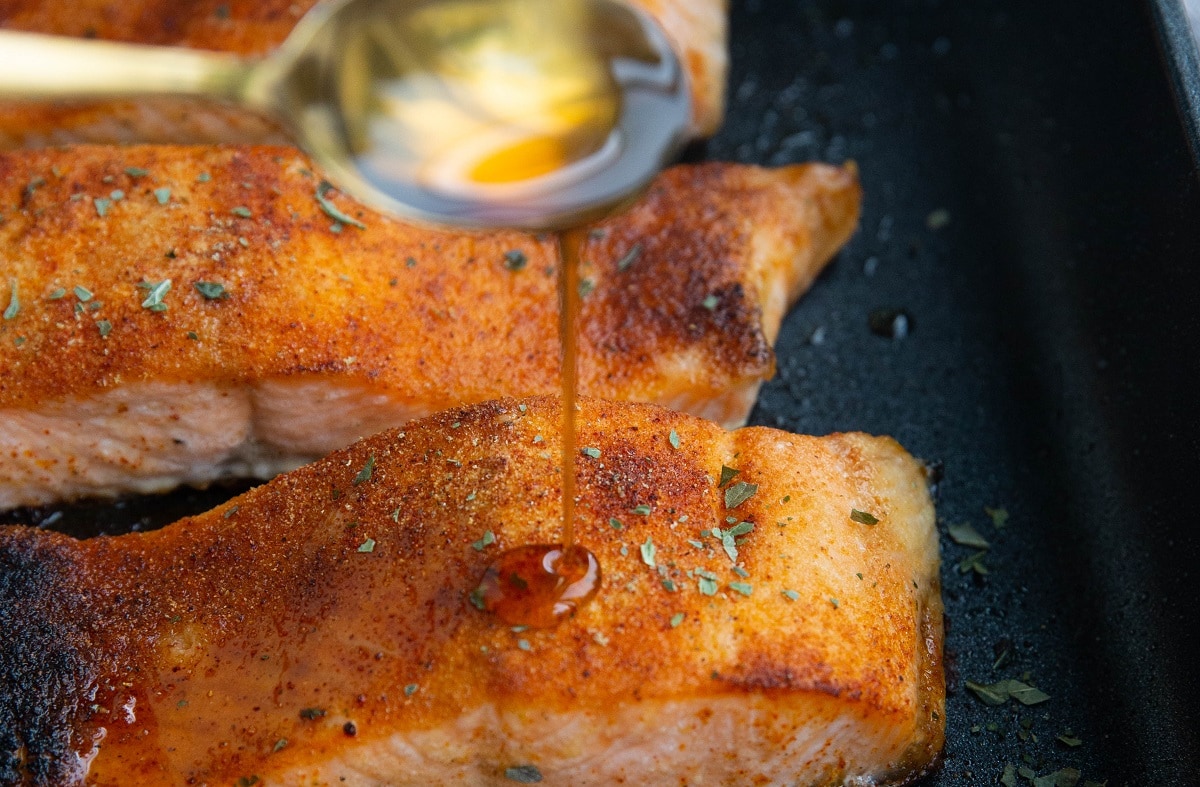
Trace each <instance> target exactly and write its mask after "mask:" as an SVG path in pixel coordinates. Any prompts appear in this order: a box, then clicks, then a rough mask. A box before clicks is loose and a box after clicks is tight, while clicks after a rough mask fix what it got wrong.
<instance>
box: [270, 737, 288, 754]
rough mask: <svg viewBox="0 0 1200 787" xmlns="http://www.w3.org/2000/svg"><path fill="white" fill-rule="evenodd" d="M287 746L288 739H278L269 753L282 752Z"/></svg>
mask: <svg viewBox="0 0 1200 787" xmlns="http://www.w3.org/2000/svg"><path fill="white" fill-rule="evenodd" d="M287 745H288V739H287V738H280V739H279V740H277V741H275V746H274V747H272V749H271V751H283V750H284V749H286V748H287Z"/></svg>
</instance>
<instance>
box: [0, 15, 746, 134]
mask: <svg viewBox="0 0 1200 787" xmlns="http://www.w3.org/2000/svg"><path fill="white" fill-rule="evenodd" d="M315 2H316V0H298V1H296V2H293V0H232V2H228V1H227V2H221V1H219V0H189V2H179V0H123V1H122V2H114V1H113V0H73V1H72V2H65V1H64V0H58V1H57V2H46V0H0V28H4V29H10V30H22V31H26V32H32V33H47V34H52V35H64V36H75V37H80V38H97V39H103V40H110V41H124V42H129V43H140V44H155V45H159V46H184V47H191V48H194V49H208V50H214V51H221V52H230V53H234V54H238V55H245V56H260V55H264V54H266V53H268V52H270V51H271V50H272V49H274V48H275V47H276V46H278V45H279V44H280V43H281V42H282V41H283V40H284V39H285V38H287V35H288V33H290V32H291V31H292V28H293V27H294V26H295V24H296V22H297V21H298V20H299V19H300V17H301V16H303V15H304V13H305V12H306V11H308V10H309V9H310V8H311V7H312V6H313V5H315ZM630 4H631V5H634V6H636V7H639V8H641V9H642V10H644V11H646V12H647V13H649V14H650V15H651V16H653V17H654V18H655V19H656V20H657V21H658V22H659V24H661V25H662V27H663V29H664V31H665V32H666V33H667V35H668V37H669V38H670V39H671V41H672V44H673V45H674V46H675V51H676V52H678V53H679V56H680V60H681V63H682V65H683V67H684V69H685V70H686V71H687V73H688V76H689V79H690V82H691V89H692V106H693V122H692V133H693V134H694V135H696V136H709V135H711V134H712V133H714V132H715V131H716V130H717V127H718V126H719V125H720V123H721V117H722V114H723V112H724V102H725V73H726V70H727V67H728V54H727V52H726V35H727V31H726V27H727V19H726V17H727V6H728V3H727V0H632V2H631V3H630ZM286 141H287V138H286V136H284V135H283V133H282V132H281V131H280V130H279V128H278V127H277V126H276V125H275V124H274V123H272V122H271V121H269V120H267V119H265V118H263V117H261V116H258V115H256V114H254V113H251V112H248V111H246V110H242V109H239V108H235V107H231V106H227V105H224V104H221V103H217V102H211V101H207V102H198V101H188V100H180V99H170V98H144V99H138V100H129V101H90V102H84V101H72V102H66V101H64V102H56V103H44V104H23V103H17V102H0V149H4V148H16V147H42V146H47V145H62V144H67V143H75V142H120V143H132V142H163V143H182V142H191V143H206V142H207V143H214V142H237V143H243V144H254V143H258V144H262V143H269V144H281V143H284V142H286Z"/></svg>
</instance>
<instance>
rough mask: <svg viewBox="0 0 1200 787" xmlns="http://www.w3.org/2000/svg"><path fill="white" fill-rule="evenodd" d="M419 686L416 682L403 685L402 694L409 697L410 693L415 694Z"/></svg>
mask: <svg viewBox="0 0 1200 787" xmlns="http://www.w3.org/2000/svg"><path fill="white" fill-rule="evenodd" d="M420 688H421V687H420V686H418V685H417V684H415V683H410V684H408V685H407V686H405V687H404V696H405V697H411V696H412V695H414V694H416V693H417V691H418V690H419V689H420Z"/></svg>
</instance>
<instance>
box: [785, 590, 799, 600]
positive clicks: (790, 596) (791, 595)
mask: <svg viewBox="0 0 1200 787" xmlns="http://www.w3.org/2000/svg"><path fill="white" fill-rule="evenodd" d="M782 592H783V597H784V598H786V599H787V600H788V601H795V600H796V599H798V598H800V594H799V593H797V592H796V591H794V590H784V591H782Z"/></svg>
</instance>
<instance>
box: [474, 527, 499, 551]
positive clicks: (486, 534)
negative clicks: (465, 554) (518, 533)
mask: <svg viewBox="0 0 1200 787" xmlns="http://www.w3.org/2000/svg"><path fill="white" fill-rule="evenodd" d="M494 543H496V534H495V533H493V532H492V531H490V530H485V531H483V538H481V539H479V540H478V541H475V542H472V544H471V546H472V547H473V548H474V549H475V551H476V552H482V551H483V550H484V549H486V548H487V547H489V546H491V545H492V544H494Z"/></svg>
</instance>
